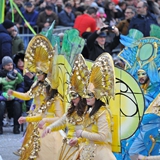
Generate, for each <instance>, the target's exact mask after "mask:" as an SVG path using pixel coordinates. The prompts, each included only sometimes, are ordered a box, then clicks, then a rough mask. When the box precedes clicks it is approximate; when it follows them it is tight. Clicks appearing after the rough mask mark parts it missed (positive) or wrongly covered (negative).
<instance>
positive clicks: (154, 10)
mask: <svg viewBox="0 0 160 160" xmlns="http://www.w3.org/2000/svg"><path fill="white" fill-rule="evenodd" d="M147 3H148V10H149V11H150V12H151V13H153V14H156V15H160V9H159V5H158V3H156V2H155V1H154V0H147Z"/></svg>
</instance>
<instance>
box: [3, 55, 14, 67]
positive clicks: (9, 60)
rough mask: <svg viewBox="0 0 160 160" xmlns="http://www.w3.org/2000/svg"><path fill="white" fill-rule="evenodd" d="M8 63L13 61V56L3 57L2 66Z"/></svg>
mask: <svg viewBox="0 0 160 160" xmlns="http://www.w3.org/2000/svg"><path fill="white" fill-rule="evenodd" d="M8 63H13V60H12V58H11V57H9V56H5V57H3V59H2V66H5V65H7V64H8Z"/></svg>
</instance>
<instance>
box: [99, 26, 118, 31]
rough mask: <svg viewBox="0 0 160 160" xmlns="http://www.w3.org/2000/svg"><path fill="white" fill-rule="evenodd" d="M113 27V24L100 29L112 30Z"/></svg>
mask: <svg viewBox="0 0 160 160" xmlns="http://www.w3.org/2000/svg"><path fill="white" fill-rule="evenodd" d="M114 28H115V26H108V27H103V28H101V31H104V30H108V31H112V30H114Z"/></svg>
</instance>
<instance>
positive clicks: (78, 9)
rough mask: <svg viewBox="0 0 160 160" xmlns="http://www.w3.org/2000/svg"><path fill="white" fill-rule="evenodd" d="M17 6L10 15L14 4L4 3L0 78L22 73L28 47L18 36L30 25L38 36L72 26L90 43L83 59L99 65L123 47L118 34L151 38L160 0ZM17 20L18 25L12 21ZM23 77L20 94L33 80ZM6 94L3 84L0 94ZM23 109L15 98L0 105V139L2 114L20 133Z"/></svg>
mask: <svg viewBox="0 0 160 160" xmlns="http://www.w3.org/2000/svg"><path fill="white" fill-rule="evenodd" d="M14 3H15V4H16V5H17V6H18V8H19V10H17V9H16V8H15V7H14V6H13V8H12V9H13V10H12V9H11V5H10V1H9V0H6V4H5V21H4V22H3V23H2V24H0V33H1V34H0V77H2V78H5V77H7V73H8V72H10V71H15V70H16V71H15V72H16V75H17V72H18V73H20V74H22V73H23V66H24V54H25V47H24V42H23V41H22V39H21V38H20V37H19V36H18V32H20V34H26V33H27V34H28V33H29V34H30V33H32V32H31V30H30V29H29V26H28V24H30V26H31V27H33V29H35V28H34V27H35V26H36V27H38V28H39V29H38V30H35V31H36V32H37V33H39V32H40V31H42V30H43V29H45V30H46V29H48V28H49V27H50V25H51V24H52V22H53V21H55V28H58V27H71V28H75V29H77V30H79V33H80V36H81V37H82V38H84V39H85V40H86V44H85V46H84V49H83V51H82V54H83V56H84V57H85V58H88V59H90V60H95V59H96V58H97V57H98V56H99V55H100V54H101V53H103V52H108V53H110V54H111V55H112V54H113V50H114V49H115V48H116V47H117V46H118V45H119V44H120V42H119V38H120V34H123V35H127V34H128V31H129V29H132V28H134V29H138V30H140V31H141V32H142V33H143V34H144V36H148V35H149V31H150V25H151V24H156V25H159V24H160V18H159V17H160V0H156V1H155V0H147V1H140V0H125V1H119V2H118V3H117V4H115V3H114V1H104V0H95V1H93V0H63V1H62V0H14ZM20 12H21V13H22V15H23V18H22V16H21V15H20ZM13 14H14V16H13ZM13 19H14V23H13V22H11V21H12V20H13ZM112 26H114V27H112ZM108 27H109V28H108ZM21 28H23V32H22V30H21ZM109 37H112V38H111V39H109ZM121 49H123V46H121ZM6 56H7V57H6ZM116 60H117V62H115V64H119V63H123V62H122V61H120V60H119V59H117V58H116ZM119 66H120V67H122V66H123V65H122V64H119ZM23 78H24V80H23V82H21V83H20V84H17V85H16V86H15V90H19V91H21V92H26V91H27V90H29V88H30V86H31V85H32V83H33V81H34V78H35V75H34V74H32V73H27V74H26V75H24V76H23ZM2 94H3V91H2V85H1V89H0V95H2ZM25 104H26V102H25ZM23 105H24V102H23V101H20V100H18V99H16V98H14V97H12V98H10V97H7V98H5V99H3V100H0V134H3V115H4V113H5V112H6V109H7V112H8V116H9V118H11V117H13V118H14V127H13V132H14V133H15V134H18V133H20V131H19V124H18V122H17V120H18V118H19V117H20V116H21V113H22V106H23ZM29 105H30V102H29V104H28V106H29ZM10 106H12V107H10ZM15 107H16V109H15Z"/></svg>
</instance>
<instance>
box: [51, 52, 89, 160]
mask: <svg viewBox="0 0 160 160" xmlns="http://www.w3.org/2000/svg"><path fill="white" fill-rule="evenodd" d="M88 74H89V72H88V68H87V66H86V64H85V60H84V59H83V57H82V55H78V57H77V59H76V60H75V63H74V66H73V70H72V73H71V79H70V87H69V93H78V94H79V95H80V96H81V97H82V96H83V94H84V91H85V89H86V84H87V76H88ZM82 123H83V116H78V114H77V111H76V110H75V111H74V112H73V113H72V114H71V115H70V116H67V113H66V114H64V115H63V117H62V118H61V119H59V120H58V121H56V122H55V123H53V124H51V125H50V126H48V128H50V129H52V130H53V131H56V130H60V129H65V128H67V135H66V137H65V138H64V140H63V145H62V147H61V150H60V152H59V155H58V159H57V160H76V159H77V158H78V155H79V154H78V153H79V150H80V147H81V145H80V144H81V142H83V138H79V139H78V144H77V145H76V146H72V147H71V146H70V145H69V144H68V143H69V140H70V139H73V138H76V135H75V132H76V130H77V129H82Z"/></svg>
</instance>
